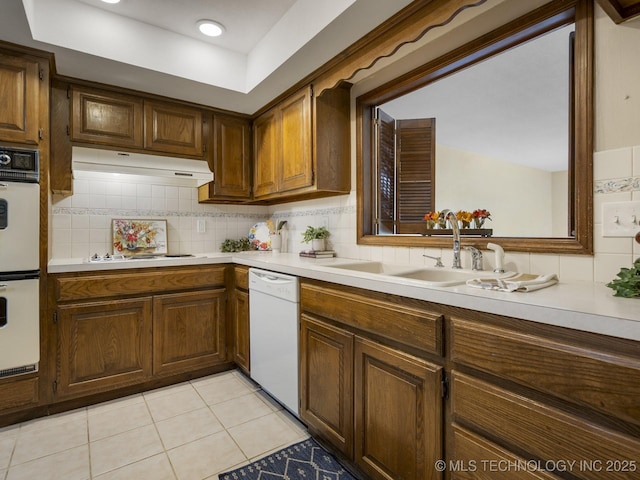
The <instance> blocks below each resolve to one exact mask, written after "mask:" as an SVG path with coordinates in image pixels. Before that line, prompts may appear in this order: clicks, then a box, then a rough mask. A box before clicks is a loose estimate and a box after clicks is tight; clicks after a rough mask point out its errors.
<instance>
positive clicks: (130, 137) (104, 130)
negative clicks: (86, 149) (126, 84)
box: [71, 87, 143, 148]
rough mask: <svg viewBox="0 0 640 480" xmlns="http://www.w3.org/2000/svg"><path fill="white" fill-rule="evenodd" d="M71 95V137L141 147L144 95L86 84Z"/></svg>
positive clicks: (81, 140)
mask: <svg viewBox="0 0 640 480" xmlns="http://www.w3.org/2000/svg"><path fill="white" fill-rule="evenodd" d="M71 98H72V102H73V106H72V110H71V111H72V115H71V140H72V141H74V142H83V143H94V144H100V145H109V146H117V147H134V148H142V146H143V142H142V119H143V107H142V99H140V98H136V97H133V96H130V95H120V94H117V93H111V92H104V91H99V90H92V89H87V88H84V87H83V88H76V87H73V88H72V94H71Z"/></svg>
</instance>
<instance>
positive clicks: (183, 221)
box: [51, 176, 268, 259]
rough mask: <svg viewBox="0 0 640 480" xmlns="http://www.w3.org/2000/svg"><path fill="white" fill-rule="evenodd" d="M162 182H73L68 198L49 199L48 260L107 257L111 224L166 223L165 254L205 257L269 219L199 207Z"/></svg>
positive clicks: (259, 211) (256, 209) (256, 210)
mask: <svg viewBox="0 0 640 480" xmlns="http://www.w3.org/2000/svg"><path fill="white" fill-rule="evenodd" d="M143 180H144V181H143ZM161 182H162V181H161V180H158V181H157V183H153V181H151V180H150V179H145V178H139V179H138V180H136V177H133V176H132V177H130V178H129V179H127V180H118V181H114V180H104V179H98V178H92V179H75V180H74V194H73V195H72V196H70V197H60V196H57V195H54V196H53V198H52V220H51V225H52V230H53V235H52V246H51V255H52V257H53V258H56V259H57V258H84V257H89V256H91V255H93V254H94V253H98V254H100V255H102V254H104V253H105V252H109V253H111V252H112V241H111V220H112V219H113V218H161V219H167V229H168V232H167V239H168V251H169V253H205V252H215V251H219V250H220V244H221V243H222V242H223V241H224V240H225V239H227V238H234V239H235V238H239V237H242V236H247V235H248V232H249V229H250V227H251V226H252V225H253V224H255V223H256V222H259V221H263V220H264V219H265V218H267V215H268V212H267V208H266V207H263V206H228V205H205V204H199V203H198V191H197V189H196V188H194V187H181V186H174V185H163V184H161ZM198 220H203V221H204V226H205V228H204V232H198V229H197V224H198Z"/></svg>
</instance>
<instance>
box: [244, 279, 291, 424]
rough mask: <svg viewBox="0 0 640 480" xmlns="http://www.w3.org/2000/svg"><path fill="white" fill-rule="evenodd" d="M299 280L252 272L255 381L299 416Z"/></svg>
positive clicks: (252, 330)
mask: <svg viewBox="0 0 640 480" xmlns="http://www.w3.org/2000/svg"><path fill="white" fill-rule="evenodd" d="M299 304H300V294H299V288H298V278H297V277H292V276H291V275H285V274H282V273H275V272H269V271H267V270H259V269H257V268H250V269H249V340H250V355H251V357H250V358H251V378H252V379H253V380H255V381H256V382H257V383H259V384H260V385H261V386H262V388H263V389H264V390H265V391H266V392H267V393H269V394H270V395H271V396H272V397H274V398H275V399H276V400H278V401H279V402H280V403H282V404H283V405H284V406H285V407H286V408H287V410H289V411H290V412H291V413H293V414H294V415H296V417H297V416H298V330H299V327H298V324H299V323H298V316H299V312H300V307H299Z"/></svg>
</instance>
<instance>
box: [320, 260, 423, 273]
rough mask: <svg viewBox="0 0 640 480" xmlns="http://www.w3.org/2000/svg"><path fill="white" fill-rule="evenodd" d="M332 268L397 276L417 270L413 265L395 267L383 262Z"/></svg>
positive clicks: (350, 264)
mask: <svg viewBox="0 0 640 480" xmlns="http://www.w3.org/2000/svg"><path fill="white" fill-rule="evenodd" d="M331 268H342V269H344V270H351V271H354V272H364V273H379V274H383V275H397V274H400V273H403V272H409V271H414V270H415V267H412V266H411V265H395V264H393V263H382V262H358V263H345V264H343V265H331Z"/></svg>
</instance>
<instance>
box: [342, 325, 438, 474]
mask: <svg viewBox="0 0 640 480" xmlns="http://www.w3.org/2000/svg"><path fill="white" fill-rule="evenodd" d="M441 370H442V368H441V367H439V366H437V365H433V364H431V363H428V362H426V361H424V360H422V359H419V358H416V357H413V356H410V355H408V354H405V353H402V352H399V351H397V350H395V349H392V348H389V347H385V346H383V345H379V344H376V343H373V342H370V341H368V340H365V339H361V338H359V337H357V338H356V343H355V372H354V385H355V431H356V435H355V461H356V463H357V464H358V465H359V466H360V468H362V470H363V471H365V472H366V473H367V475H369V476H370V477H371V478H373V479H385V480H395V479H399V478H402V479H404V480H427V479H437V478H441V477H442V475H441V473H439V472H437V471H436V470H435V468H434V464H435V462H436V460H438V459H440V458H442V416H441V413H442V397H441V386H440V382H441V380H442V372H441Z"/></svg>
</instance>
